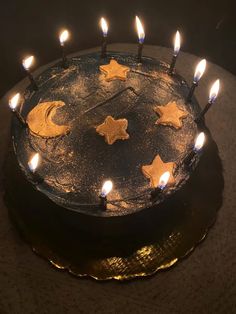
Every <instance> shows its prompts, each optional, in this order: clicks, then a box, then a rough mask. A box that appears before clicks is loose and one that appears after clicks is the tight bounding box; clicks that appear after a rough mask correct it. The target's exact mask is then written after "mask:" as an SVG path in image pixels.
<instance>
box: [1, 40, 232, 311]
mask: <svg viewBox="0 0 236 314" xmlns="http://www.w3.org/2000/svg"><path fill="white" fill-rule="evenodd" d="M109 48H110V49H111V50H114V51H129V52H132V51H133V52H135V51H136V45H128V44H113V45H111V46H109ZM88 51H93V50H91V49H90V50H88ZM84 52H85V51H83V52H81V53H84ZM144 54H146V55H150V56H153V57H156V58H158V59H161V60H164V61H168V60H170V58H171V50H169V49H167V48H162V47H156V46H145V49H144ZM197 62H198V58H197V57H195V56H193V55H190V54H186V53H181V54H180V56H179V58H178V62H177V71H178V72H179V73H180V74H181V75H182V76H184V77H185V78H186V80H187V81H188V82H189V83H190V82H191V79H192V76H193V72H194V69H195V65H196V63H197ZM216 78H220V79H221V82H222V84H221V90H220V95H219V98H218V100H217V102H216V103H215V104H214V107H213V108H212V109H211V111H209V113H208V115H207V119H206V120H207V125H208V127H209V128H210V130H211V132H212V135H213V138H214V139H215V140H216V142H217V144H218V148H219V153H220V157H221V159H222V162H223V167H224V179H225V188H224V201H223V205H222V207H221V209H220V210H219V212H218V215H217V220H216V223H215V224H214V226H213V227H212V228H211V230H210V232H209V234H208V236H207V238H206V239H205V241H203V242H202V243H201V244H200V245H199V246H198V247H197V248H196V249H195V250H194V252H193V253H192V254H191V255H190V256H189V257H188V258H186V259H184V260H183V261H181V262H178V263H177V264H176V266H174V267H172V268H171V269H169V270H167V271H163V272H159V273H157V274H156V275H154V276H152V277H148V278H144V279H138V280H133V281H129V282H116V281H109V282H96V281H95V280H92V279H80V278H76V277H73V276H72V275H69V274H68V273H66V272H64V271H59V270H57V269H54V268H53V267H52V266H50V265H49V263H47V262H46V261H45V260H43V259H42V258H39V257H38V256H37V255H35V254H33V252H32V251H31V249H30V247H29V246H28V245H27V244H26V243H24V242H23V241H22V239H21V237H20V236H19V234H18V233H17V231H16V230H15V228H14V226H13V225H12V224H11V221H10V220H9V217H8V212H7V208H6V206H5V204H4V201H3V193H4V187H3V184H2V171H1V174H0V313H1V314H3V313H58V314H60V313H142V314H143V313H157V312H158V313H235V312H236V284H235V276H236V249H235V243H236V225H235V224H236V211H235V205H236V201H235V185H234V182H235V176H236V171H235V160H234V156H235V153H236V145H235V142H236V141H235V133H236V132H235V130H234V128H235V121H234V120H235V118H236V95H235V90H234V88H236V78H235V77H234V76H233V75H232V74H230V73H229V72H227V71H225V70H224V69H222V68H220V67H219V66H217V65H214V64H208V65H207V70H206V73H205V75H204V76H203V78H202V79H201V82H200V84H199V87H198V88H197V90H196V96H197V98H198V101H199V102H200V104H201V105H204V104H205V103H206V100H207V97H208V93H209V87H210V85H211V83H212V82H213V81H214V80H215V79H216ZM26 82H27V81H25V80H24V81H23V82H20V83H19V85H17V86H15V87H14V89H13V90H11V91H9V93H7V95H5V96H4V98H3V99H2V100H1V106H0V117H1V118H0V119H1V123H0V166H1V169H2V164H3V161H4V156H5V152H6V150H7V147H8V145H9V137H10V135H9V130H10V117H11V114H10V112H9V109H8V106H7V99H8V97H9V95H11V93H13V92H14V91H16V90H17V89H18V88H19V87H22V86H24V85H25V84H26Z"/></svg>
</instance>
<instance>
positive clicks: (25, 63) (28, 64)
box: [22, 56, 38, 90]
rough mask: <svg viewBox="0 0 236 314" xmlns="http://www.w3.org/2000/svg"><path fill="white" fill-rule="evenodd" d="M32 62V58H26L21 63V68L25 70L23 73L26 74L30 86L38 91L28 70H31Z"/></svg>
mask: <svg viewBox="0 0 236 314" xmlns="http://www.w3.org/2000/svg"><path fill="white" fill-rule="evenodd" d="M33 62H34V56H30V57H27V58H25V59H24V60H23V61H22V66H23V68H24V70H25V72H26V74H27V76H28V78H29V80H30V83H31V86H32V87H33V89H34V90H38V85H37V83H36V82H35V79H34V77H33V75H32V74H31V72H30V68H31V66H32V64H33Z"/></svg>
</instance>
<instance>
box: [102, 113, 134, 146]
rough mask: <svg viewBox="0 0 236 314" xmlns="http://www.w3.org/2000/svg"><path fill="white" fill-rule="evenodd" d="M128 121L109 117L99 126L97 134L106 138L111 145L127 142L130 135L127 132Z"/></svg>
mask: <svg viewBox="0 0 236 314" xmlns="http://www.w3.org/2000/svg"><path fill="white" fill-rule="evenodd" d="M127 127H128V121H127V120H126V119H118V120H115V119H114V118H113V117H112V116H107V117H106V119H105V121H104V122H103V123H102V124H100V125H99V126H97V128H96V132H97V133H98V134H100V135H102V136H104V137H105V140H106V142H107V143H108V144H109V145H112V144H113V143H115V141H116V140H127V139H128V138H129V134H128V133H127V132H126V129H127Z"/></svg>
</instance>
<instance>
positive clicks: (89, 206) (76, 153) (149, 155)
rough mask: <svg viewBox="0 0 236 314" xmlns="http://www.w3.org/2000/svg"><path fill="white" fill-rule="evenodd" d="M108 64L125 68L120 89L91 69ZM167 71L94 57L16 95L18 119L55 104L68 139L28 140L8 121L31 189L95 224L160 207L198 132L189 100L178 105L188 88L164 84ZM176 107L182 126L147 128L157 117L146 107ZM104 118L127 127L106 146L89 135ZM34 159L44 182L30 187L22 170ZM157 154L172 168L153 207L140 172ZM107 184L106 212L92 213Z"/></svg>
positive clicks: (53, 71) (124, 58)
mask: <svg viewBox="0 0 236 314" xmlns="http://www.w3.org/2000/svg"><path fill="white" fill-rule="evenodd" d="M111 58H114V59H115V60H116V61H118V62H119V63H120V64H123V65H126V66H128V67H130V72H129V73H128V78H127V79H126V80H125V81H121V80H115V81H111V82H107V81H106V80H105V79H104V74H102V73H101V72H100V70H99V66H100V65H102V64H107V63H109V60H110V59H111ZM167 72H168V66H167V65H166V64H164V63H162V62H159V61H157V60H155V59H153V58H149V57H143V60H142V64H138V63H137V60H136V56H134V55H131V54H126V53H109V54H108V57H107V58H105V59H101V58H100V54H99V53H92V54H87V55H84V56H80V57H76V58H73V59H70V60H69V67H68V68H67V69H63V68H62V67H61V64H60V63H58V64H56V65H54V66H53V67H51V68H48V69H47V70H45V71H44V72H43V73H42V74H41V75H40V76H39V77H37V78H36V79H37V83H38V85H39V90H38V91H36V92H35V91H31V89H30V88H28V89H27V90H26V91H25V94H24V102H23V104H22V108H21V113H22V115H23V116H24V117H26V116H27V115H28V113H29V112H30V111H31V110H32V109H33V108H34V107H35V106H36V105H37V104H38V103H40V102H47V101H63V102H64V103H65V106H63V107H61V108H59V109H58V110H57V113H56V115H55V117H54V122H55V123H56V124H59V125H69V126H70V132H69V133H68V134H66V135H64V136H59V137H55V138H43V137H38V136H35V135H32V134H31V133H30V132H29V129H27V128H23V127H22V126H21V125H20V124H19V122H18V121H17V120H16V119H14V121H13V127H12V134H13V143H14V148H15V152H16V155H17V158H18V162H19V164H20V166H21V168H22V169H23V171H24V173H25V174H26V176H27V178H28V179H29V180H30V181H32V184H34V185H35V186H36V188H37V189H38V190H39V191H41V192H43V193H44V194H46V195H47V196H48V197H49V198H51V199H52V200H53V201H54V202H56V203H57V204H59V205H61V206H63V207H65V208H68V209H72V210H75V211H79V212H83V213H85V214H89V215H96V216H104V217H106V216H120V215H126V214H131V213H133V212H136V211H139V210H141V209H144V208H147V207H150V206H152V205H153V204H154V203H155V204H156V203H158V202H160V201H163V200H164V199H165V198H166V197H167V196H168V195H169V194H172V193H173V192H175V191H176V190H178V189H179V188H180V187H181V186H182V185H183V184H184V183H185V182H186V180H187V179H188V178H189V176H190V174H191V171H192V169H193V168H194V166H195V165H196V163H197V162H198V157H197V158H195V160H194V163H193V164H192V166H191V167H186V166H185V165H184V164H183V160H184V158H185V156H186V154H188V153H189V151H190V150H191V149H192V147H193V144H194V139H195V137H196V135H197V132H198V127H197V125H196V123H195V122H194V119H195V118H196V116H197V114H198V113H199V111H200V107H199V105H198V103H197V102H196V100H195V99H194V101H193V102H192V103H191V104H186V101H185V99H186V97H187V94H188V91H189V88H188V86H187V84H186V82H185V81H184V80H183V78H181V77H180V76H179V75H176V74H175V75H173V76H168V74H167ZM170 101H176V103H177V104H178V106H179V107H180V109H181V108H182V109H184V110H186V111H187V112H188V116H187V117H186V118H185V119H184V120H183V126H182V127H181V128H180V129H179V130H176V129H174V128H172V127H170V126H164V125H155V122H156V120H157V119H158V115H157V114H156V113H155V112H154V110H153V107H154V106H157V105H166V104H167V103H168V102H170ZM108 115H111V116H113V117H114V118H115V119H120V118H125V119H127V120H128V129H127V132H128V134H129V139H127V140H124V141H121V140H120V141H116V142H115V143H114V144H112V145H108V144H107V143H106V142H105V140H104V137H102V136H100V135H99V134H98V133H96V127H97V126H98V125H99V124H101V123H103V122H104V120H105V118H106V117H107V116H108ZM35 152H38V153H39V154H40V155H41V159H42V160H41V163H40V165H39V168H38V169H37V176H40V177H41V178H43V179H44V181H43V182H41V183H40V184H37V182H36V181H35V179H34V176H33V175H32V173H31V172H30V170H29V167H28V161H29V159H30V157H31V156H32V154H33V153H35ZM157 154H159V155H160V156H161V158H162V160H163V161H164V162H170V161H172V162H175V163H176V164H177V168H176V171H175V174H174V175H175V184H174V185H173V186H171V187H167V188H166V189H165V191H164V192H163V193H161V194H160V195H159V196H158V197H157V198H155V199H154V200H153V199H152V198H151V197H150V195H151V191H152V189H151V187H150V182H149V180H148V179H147V178H146V177H145V176H144V175H143V173H142V171H141V167H142V166H143V165H147V164H150V163H151V162H152V161H153V159H154V158H155V156H156V155H157ZM107 179H110V180H112V181H113V184H114V188H113V190H112V192H111V193H110V194H109V195H108V208H107V210H106V211H103V210H102V209H101V206H99V202H100V199H99V194H100V192H101V187H102V184H103V182H104V181H105V180H107Z"/></svg>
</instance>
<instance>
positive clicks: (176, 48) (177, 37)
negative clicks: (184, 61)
mask: <svg viewBox="0 0 236 314" xmlns="http://www.w3.org/2000/svg"><path fill="white" fill-rule="evenodd" d="M179 51H180V33H179V31H177V32H176V35H175V45H174V53H173V57H172V61H171V65H170V69H169V74H170V75H173V73H174V68H175V63H176V60H177V57H178V54H179Z"/></svg>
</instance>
